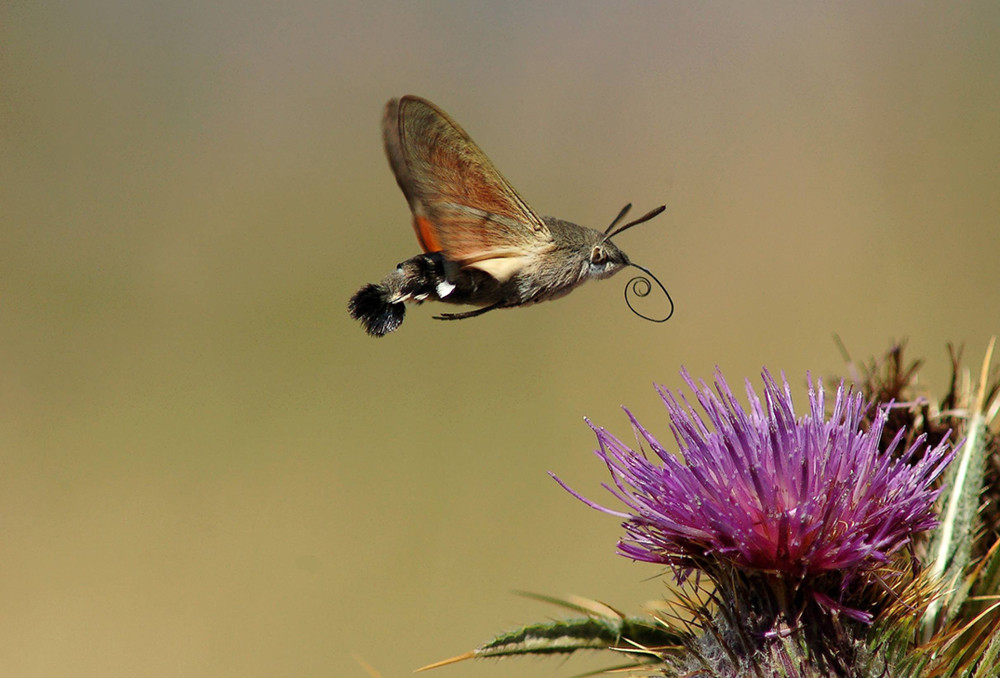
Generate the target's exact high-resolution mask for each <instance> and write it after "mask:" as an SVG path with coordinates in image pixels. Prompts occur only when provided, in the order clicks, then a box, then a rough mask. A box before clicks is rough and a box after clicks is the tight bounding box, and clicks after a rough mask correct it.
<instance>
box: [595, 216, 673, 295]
mask: <svg viewBox="0 0 1000 678" xmlns="http://www.w3.org/2000/svg"><path fill="white" fill-rule="evenodd" d="M630 209H632V204H631V203H629V204H628V205H625V207H623V208H622V211H621V212H619V213H618V216H617V217H615V219H614V221H612V222H611V225H610V226H608V227H607V229H605V231H604V233H603V234H602V235H601V238H600V239H599V240H598V241H597V242H596V243H594V245H593V246H592V247H591V249H590V259H589V261H588V266H589V270H588V274H589V275H590V276H592V277H594V278H607V277H609V276H612V275H614V274H615V273H617V272H618V271H620V270H621V269H623V268H625V267H626V266H631V265H632V262H631V261H629V258H628V255H626V254H625V253H624V252H622V251H621V250H620V249H618V246H617V245H615V244H614V243H613V242H611V238H613V237H615V236H616V235H618V234H619V233H621V232H622V231H625V230H626V229H629V228H632V227H633V226H638V225H639V224H641V223H643V222H646V221H649V220H650V219H652V218H653V217H655V216H656V215H657V214H659V213H660V212H662V211H663V210H665V209H666V207H663V206H662V205H661V206H660V207H657V208H656V209H654V210H651V211H649V212H647V213H646V214H644V215H643V216H641V217H639V218H638V219H634V220H632V221H630V222H628V223H627V224H623V225H622V226H618V222H620V221H621V220H622V219H624V218H625V215H626V214H628V211H629V210H630Z"/></svg>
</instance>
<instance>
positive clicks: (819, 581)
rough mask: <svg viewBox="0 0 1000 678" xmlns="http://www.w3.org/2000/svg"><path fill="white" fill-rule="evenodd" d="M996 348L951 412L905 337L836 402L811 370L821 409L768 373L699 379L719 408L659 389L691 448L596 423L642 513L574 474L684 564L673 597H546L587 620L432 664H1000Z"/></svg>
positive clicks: (847, 670)
mask: <svg viewBox="0 0 1000 678" xmlns="http://www.w3.org/2000/svg"><path fill="white" fill-rule="evenodd" d="M991 351H992V343H991V345H990V349H989V351H988V352H987V359H986V361H985V363H984V367H983V369H982V372H981V375H980V378H979V380H978V383H977V384H974V383H973V379H971V378H970V377H968V376H967V375H965V374H964V373H963V372H962V370H961V368H960V364H959V356H958V355H957V354H956V353H955V352H954V351H952V367H953V373H954V374H953V378H952V383H951V388H950V390H949V393H948V394H947V395H946V397H945V399H944V400H943V401H942V403H940V404H935V403H932V402H931V401H930V400H929V399H928V398H926V397H924V396H922V395H921V394H919V393H918V392H917V390H916V386H915V376H916V371H917V368H918V366H919V363H912V364H909V365H908V364H906V363H905V362H904V360H903V357H902V353H903V348H902V346H895V347H893V348H892V349H891V350H890V351H889V352H888V353H887V354H886V355H885V356H884V357H883V358H882V359H879V360H872V361H871V362H870V363H868V364H866V365H864V366H861V367H857V366H855V365H853V364H849V370H850V374H851V378H850V379H849V380H845V381H841V383H840V386H839V388H838V389H837V390H836V393H835V396H834V397H833V399H832V400H833V402H832V405H831V406H830V407H828V405H830V403H828V400H827V394H826V392H825V391H824V389H823V385H822V382H817V383H813V382H812V380H811V379H810V380H809V406H808V412H807V413H806V414H804V415H802V416H797V415H796V414H795V411H794V409H793V406H792V398H791V393H790V389H789V386H788V383H787V382H786V381H785V380H784V379H782V382H781V383H780V384H779V383H778V382H777V381H776V380H775V379H773V378H772V377H771V375H770V374H769V373H768V372H767V371H766V370H765V371H764V374H763V380H764V388H763V391H762V393H761V395H758V394H757V393H756V392H755V391H754V389H753V388H752V386H751V385H750V382H747V384H746V396H747V400H748V402H749V407H746V408H745V407H744V406H742V405H741V404H740V402H739V401H738V400H737V398H736V397H735V396H734V395H733V393H732V391H731V389H730V387H729V385H728V384H727V383H726V381H725V380H724V379H723V377H722V375H721V373H717V374H716V378H715V384H714V389H713V388H712V387H709V386H708V385H706V384H705V383H704V382H695V380H694V379H692V378H691V377H690V376H689V375H688V374H687V373H686V372H682V375H683V377H684V380H685V382H686V383H687V384H688V387H689V388H690V389H691V390H692V391H693V392H694V401H695V402H696V403H697V405H698V408H700V409H697V408H696V407H695V406H693V405H692V403H691V401H689V400H688V399H687V397H686V396H684V395H683V394H674V393H672V392H670V391H667V390H665V389H659V391H660V395H661V397H662V398H663V401H664V403H665V404H666V407H667V411H668V414H669V416H670V428H671V431H672V433H673V435H674V438H675V440H676V445H675V446H672V447H667V446H664V445H661V444H660V442H659V441H657V440H656V439H655V438H654V437H653V436H652V435H651V434H650V433H649V432H648V431H647V430H646V429H645V428H644V427H643V426H642V425H641V424H640V423H639V422H638V421H637V420H636V419H635V418H634V417H633V416H632V415H631V413H628V411H627V410H626V413H627V414H628V417H629V419H630V421H631V423H632V427H633V429H634V431H635V434H636V441H637V443H638V445H637V446H636V447H637V448H638V449H633V447H631V446H629V445H626V444H625V443H623V442H622V441H621V440H620V439H618V438H617V437H615V436H614V435H612V434H611V433H609V432H608V431H607V430H605V429H604V428H600V427H595V426H593V425H591V426H592V428H593V429H594V431H595V433H596V435H597V439H598V443H599V450H597V455H598V456H599V457H600V458H601V459H602V460H603V461H604V462H605V463H606V464H607V466H608V469H609V471H610V472H611V477H612V480H613V484H611V485H607V486H606V487H607V489H608V490H610V491H611V493H612V494H613V495H614V496H615V497H616V498H617V499H618V500H619V501H620V502H622V503H623V504H624V505H625V507H626V510H625V511H617V510H613V509H611V508H608V507H605V506H603V505H599V504H598V503H595V502H594V501H592V500H590V499H587V498H585V497H584V496H583V495H581V494H579V493H577V492H575V491H573V490H570V489H569V488H568V487H566V485H565V484H563V483H562V481H561V480H560V481H559V482H560V484H563V487H566V489H567V490H569V491H570V492H571V493H572V494H573V495H574V496H576V497H577V498H578V499H580V500H581V501H583V502H584V503H586V504H587V505H588V506H591V507H593V508H596V509H598V510H600V511H602V512H604V513H608V514H612V515H615V516H617V517H619V518H621V519H622V521H623V523H622V526H623V528H624V530H625V536H624V537H623V538H622V540H621V541H620V542H619V546H618V548H619V552H620V553H621V554H622V555H624V556H626V557H628V558H631V559H633V560H637V561H646V562H652V563H658V564H661V565H663V566H666V567H667V568H668V571H670V572H671V573H672V574H673V577H672V579H673V580H674V582H675V583H676V584H677V587H676V589H675V590H674V591H673V592H672V593H673V597H674V602H672V603H670V604H667V603H663V604H661V605H660V606H658V607H657V608H656V609H655V610H654V611H651V612H650V613H649V614H648V616H641V617H630V616H626V615H624V614H621V613H619V612H617V611H615V610H613V609H612V608H609V607H607V606H606V605H603V604H600V603H596V602H593V601H584V600H582V599H570V600H556V599H553V598H547V597H542V596H536V597H537V598H539V599H542V600H547V601H549V602H556V603H558V604H560V605H563V606H564V607H566V608H568V609H570V610H572V611H573V612H575V613H577V614H578V615H579V616H578V617H577V618H572V619H566V620H560V621H554V622H545V623H541V624H535V625H531V626H526V627H524V628H521V629H518V630H515V631H512V632H510V633H506V634H503V635H501V636H499V637H497V638H495V639H494V640H492V641H490V642H488V643H486V644H484V645H482V646H480V647H479V648H477V649H476V650H474V651H472V652H469V653H466V654H464V655H461V656H460V657H456V658H454V659H452V660H446V661H445V662H439V663H438V664H434V665H432V666H431V667H425V668H432V667H433V666H440V665H443V664H446V663H451V662H452V661H458V660H460V659H466V658H473V657H501V656H511V655H519V654H553V653H570V652H574V651H576V650H580V649H601V650H608V651H612V652H615V653H617V654H619V655H620V658H623V659H624V660H625V661H624V663H619V665H618V666H616V667H615V668H616V669H626V670H631V671H633V672H634V675H650V676H678V677H679V676H704V677H706V678H708V677H712V676H725V677H730V676H731V677H736V676H754V677H759V678H764V677H767V678H771V677H772V676H784V677H789V678H792V677H796V678H797V677H802V678H805V677H813V676H815V677H819V676H849V677H851V678H855V677H857V678H861V677H863V676H864V677H867V676H885V677H887V678H896V677H907V678H908V677H912V678H918V677H930V676H966V677H969V678H985V677H987V676H991V677H996V676H1000V668H998V666H1000V598H998V596H1000V541H998V531H997V527H998V525H1000V510H998V508H997V506H996V498H997V492H998V489H997V488H998V483H997V480H998V476H1000V455H998V442H997V437H996V435H995V434H994V433H993V432H992V430H991V425H992V424H993V423H994V422H995V421H996V419H997V412H998V410H1000V397H997V391H998V388H997V384H996V380H995V379H991V378H990V375H989V371H988V365H989V359H990V358H989V356H990V353H991ZM851 381H853V385H852V384H851V383H850V382H851ZM991 383H992V385H988V384H991ZM588 423H589V422H588ZM953 444H954V449H953V447H952V445H953ZM647 447H648V451H649V452H648V454H647V451H646V449H645V448H647ZM557 480H558V479H557Z"/></svg>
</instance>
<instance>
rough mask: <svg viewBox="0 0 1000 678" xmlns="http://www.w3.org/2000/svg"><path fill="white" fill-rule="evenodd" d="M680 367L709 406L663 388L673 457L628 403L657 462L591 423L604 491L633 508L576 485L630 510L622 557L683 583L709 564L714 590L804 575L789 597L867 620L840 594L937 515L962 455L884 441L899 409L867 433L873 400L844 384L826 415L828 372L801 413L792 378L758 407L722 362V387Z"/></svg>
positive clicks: (768, 389)
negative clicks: (950, 471) (736, 580)
mask: <svg viewBox="0 0 1000 678" xmlns="http://www.w3.org/2000/svg"><path fill="white" fill-rule="evenodd" d="M682 376H683V378H684V380H685V382H686V383H687V384H688V386H689V387H690V388H691V389H692V390H693V391H694V395H695V398H696V400H697V403H698V405H699V406H700V408H701V409H702V410H703V411H704V414H700V413H699V412H698V411H696V409H695V408H694V407H693V406H692V405H691V403H690V402H689V401H688V400H687V399H686V398H685V397H684V396H683V395H675V394H674V393H671V392H670V391H668V390H666V389H659V392H660V395H661V397H662V398H663V401H664V403H665V404H666V407H667V412H668V414H669V415H670V420H671V423H670V428H671V430H672V432H673V434H674V437H675V439H676V442H677V449H676V453H677V454H676V455H675V452H674V451H672V450H670V449H667V448H666V447H664V446H663V445H661V444H660V443H659V442H658V441H657V440H656V439H655V438H654V437H653V436H652V435H651V434H650V433H649V432H648V431H647V430H646V429H645V428H644V427H643V426H642V425H641V424H639V422H638V421H636V419H635V418H634V417H633V416H632V415H631V413H628V411H627V410H626V412H627V413H628V416H629V418H630V419H631V421H632V425H633V427H634V429H635V431H636V434H637V439H639V440H640V441H644V442H645V443H646V444H648V445H649V447H650V449H651V450H652V452H653V453H654V454H655V458H654V459H652V460H651V459H649V458H647V457H646V456H645V454H644V453H642V452H641V451H638V452H637V451H635V450H633V449H631V448H630V447H629V446H628V445H626V444H625V443H623V442H622V441H621V440H619V439H618V438H616V437H615V436H614V435H612V434H611V433H609V432H608V431H607V430H605V429H604V428H599V427H594V426H593V425H591V426H592V428H594V431H595V433H596V434H597V438H598V441H599V443H600V449H599V450H598V452H597V454H598V456H599V457H600V458H602V459H603V460H604V461H605V462H606V463H607V465H608V468H609V470H610V471H611V475H612V478H613V480H614V485H613V486H611V485H607V486H606V487H607V488H608V489H609V490H610V491H611V492H612V493H613V494H615V496H617V497H618V499H620V500H621V501H622V502H623V503H624V504H625V505H626V506H627V507H628V508H629V511H628V512H626V513H622V512H618V511H613V510H611V509H608V508H604V507H603V506H599V505H598V504H595V503H594V502H591V501H589V500H587V499H584V498H583V497H582V496H580V495H579V494H576V493H575V492H574V495H575V496H577V497H578V498H580V499H581V500H583V501H584V502H586V503H587V504H589V505H590V506H593V507H594V508H598V509H600V510H602V511H605V512H607V513H611V514H613V515H617V516H620V517H622V518H624V523H623V527H624V528H625V533H626V536H625V538H624V539H622V540H621V541H620V542H619V551H620V552H621V553H622V555H625V556H627V557H629V558H632V559H634V560H640V561H648V562H654V563H663V564H666V565H668V566H670V567H672V568H673V569H674V572H675V573H677V576H678V578H680V579H683V577H685V576H686V575H687V574H689V573H690V572H691V571H700V572H703V573H705V574H707V575H708V576H709V577H710V578H711V579H713V580H715V583H716V584H717V586H718V585H720V584H725V585H727V586H728V585H730V583H731V580H732V579H733V577H734V576H737V577H740V578H747V577H749V578H751V579H753V578H763V579H766V580H780V581H783V582H795V584H794V586H793V587H792V589H790V590H791V592H792V594H797V593H801V592H803V591H805V592H806V593H809V594H812V595H811V596H809V597H810V598H811V599H812V600H813V601H815V602H817V603H818V604H819V605H820V606H822V607H824V608H826V609H831V608H833V609H840V610H841V611H846V612H847V613H848V616H852V615H851V613H855V614H854V615H853V616H854V617H855V618H857V619H859V620H861V621H868V620H869V619H870V616H869V615H867V614H865V613H864V612H861V611H858V610H853V609H851V608H849V607H846V606H845V607H842V608H838V607H837V603H836V602H835V601H836V600H840V601H842V599H843V595H844V591H845V590H846V589H847V587H848V586H849V584H850V583H851V582H852V581H855V580H856V579H857V578H858V577H859V576H860V575H863V574H865V573H868V572H871V571H872V570H875V569H877V568H880V567H883V566H885V565H886V564H887V563H888V562H889V561H890V558H891V557H892V556H893V554H895V553H896V552H897V551H899V549H900V548H902V547H903V546H904V545H905V544H907V543H908V542H910V540H911V539H912V537H913V535H914V533H916V532H919V531H922V530H927V529H928V528H931V527H933V526H934V525H935V516H934V513H933V511H932V505H933V503H934V500H935V498H936V497H937V494H938V490H936V489H934V488H933V481H934V480H935V478H937V477H938V475H939V474H940V473H941V472H942V470H943V469H944V467H945V466H946V465H947V463H948V461H950V459H951V453H950V452H949V448H948V445H947V443H942V444H940V445H938V446H937V447H934V448H933V449H929V450H925V449H924V440H923V438H922V437H921V438H918V439H917V440H916V441H915V442H914V443H913V444H912V446H910V447H909V448H908V449H906V450H902V451H900V450H897V448H898V447H899V442H900V440H901V438H902V432H900V434H898V435H896V437H895V438H894V439H893V440H892V442H891V443H890V444H889V445H888V446H887V447H886V449H879V441H880V437H881V434H882V429H883V427H884V425H885V422H886V418H887V416H888V411H889V408H888V406H882V407H880V408H879V409H878V413H877V414H876V416H875V417H874V421H873V423H872V424H871V426H870V427H868V428H867V430H863V428H862V422H863V418H864V415H865V413H866V410H867V407H868V406H867V404H866V403H865V401H864V399H863V396H862V395H861V394H854V393H852V392H850V391H849V390H847V389H845V387H844V385H843V384H841V386H840V388H839V389H838V390H837V394H836V398H835V400H834V403H833V407H832V411H831V413H830V414H829V415H828V414H827V413H826V411H825V408H826V402H825V394H824V391H823V386H822V382H820V383H818V384H816V385H814V384H813V383H812V381H811V380H810V384H809V386H810V388H809V412H808V413H807V414H805V415H804V416H802V417H798V418H797V417H796V415H795V411H794V409H793V406H792V397H791V393H790V390H789V387H788V382H787V381H785V380H784V379H782V384H781V385H780V386H779V384H778V383H777V382H776V381H775V380H774V379H773V378H772V376H771V375H770V373H768V372H767V371H766V370H765V371H764V373H763V381H764V389H763V395H762V397H760V396H758V395H757V393H756V392H755V391H754V389H753V388H752V386H751V385H750V383H749V381H748V382H747V384H746V394H747V398H748V401H749V409H745V408H744V407H743V406H741V404H740V403H739V402H738V401H737V399H736V397H735V396H734V395H733V393H732V391H731V390H730V388H729V385H728V384H727V383H726V381H725V379H724V378H723V377H722V374H721V373H720V372H717V373H716V379H715V389H714V391H713V389H712V388H710V387H709V386H708V385H706V384H705V383H704V382H700V383H695V381H694V380H693V379H692V378H691V376H690V375H689V374H688V373H687V372H686V371H683V372H682ZM588 423H589V422H588ZM678 457H680V458H678ZM567 489H569V488H567ZM570 491H571V492H572V490H570ZM722 580H724V581H722ZM818 582H822V585H819V584H818ZM788 590H789V589H786V590H785V591H784V592H782V593H780V594H778V595H777V598H779V599H781V600H785V599H786V598H787V595H786V594H787V593H788Z"/></svg>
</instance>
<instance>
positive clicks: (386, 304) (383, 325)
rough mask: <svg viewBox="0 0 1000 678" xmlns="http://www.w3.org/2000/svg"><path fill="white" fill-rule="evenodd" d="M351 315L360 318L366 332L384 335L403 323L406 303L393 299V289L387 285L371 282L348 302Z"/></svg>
mask: <svg viewBox="0 0 1000 678" xmlns="http://www.w3.org/2000/svg"><path fill="white" fill-rule="evenodd" d="M347 309H348V311H350V313H351V317H352V318H354V319H355V320H360V321H361V325H362V327H364V328H365V332H367V333H368V334H370V335H371V336H373V337H384V336H385V335H387V334H388V333H389V332H392V331H394V330H395V329H396V328H398V327H399V326H400V325H401V324H403V316H405V315H406V304H404V303H403V302H402V301H395V302H394V301H392V291H391V290H390V289H389V288H388V287H386V286H385V285H376V284H369V285H365V286H364V287H362V288H361V289H360V290H358V291H357V292H356V293H355V294H354V296H353V297H351V301H350V302H349V303H348V304H347Z"/></svg>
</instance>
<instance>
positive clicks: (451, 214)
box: [348, 96, 674, 337]
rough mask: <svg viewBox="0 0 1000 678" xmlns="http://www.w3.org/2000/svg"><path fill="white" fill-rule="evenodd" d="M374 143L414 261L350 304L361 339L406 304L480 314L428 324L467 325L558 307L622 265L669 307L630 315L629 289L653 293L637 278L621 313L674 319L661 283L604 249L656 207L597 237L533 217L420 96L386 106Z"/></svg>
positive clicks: (612, 248) (395, 321)
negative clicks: (403, 205)
mask: <svg viewBox="0 0 1000 678" xmlns="http://www.w3.org/2000/svg"><path fill="white" fill-rule="evenodd" d="M382 135H383V140H384V142H385V151H386V155H388V156H389V164H390V165H391V166H392V171H393V173H394V174H395V175H396V182H397V183H398V184H399V187H400V188H401V189H402V191H403V195H405V196H406V200H407V202H408V203H409V204H410V211H411V212H412V213H413V228H414V230H415V231H416V234H417V241H418V242H419V243H420V247H421V249H423V254H418V255H417V256H415V257H412V258H410V259H407V260H406V261H404V262H403V263H401V264H399V265H398V266H397V267H396V269H395V270H394V271H393V272H392V273H390V274H389V275H387V276H386V277H385V278H384V279H383V280H382V282H380V283H377V284H369V285H365V286H364V287H362V288H361V289H360V290H358V291H357V293H355V295H354V296H353V297H351V301H350V303H349V304H348V310H349V311H350V313H351V316H352V317H353V318H355V319H356V320H360V321H361V324H362V326H364V328H365V330H366V331H367V332H368V334H370V335H372V336H375V337H382V336H385V335H386V334H388V333H389V332H392V331H394V330H395V329H396V328H398V327H399V325H400V323H402V322H403V316H404V315H405V313H406V306H405V304H407V303H415V304H419V303H422V302H424V301H442V302H446V303H452V304H466V305H472V306H479V307H480V308H478V309H476V310H474V311H467V312H464V313H445V314H442V315H439V316H435V318H437V319H439V320H459V319H462V318H472V317H475V316H478V315H482V314H483V313H486V312H488V311H492V310H494V309H498V308H513V307H515V306H525V305H527V304H534V303H537V302H539V301H546V300H549V299H558V298H559V297H562V296H565V295H566V294H569V292H571V291H572V290H573V288H575V287H577V286H578V285H580V284H581V283H583V282H585V281H587V280H589V279H591V278H597V279H601V278H608V277H610V276H612V275H614V274H615V273H617V272H618V271H620V270H621V269H623V268H625V267H626V266H633V267H635V268H637V269H639V270H641V271H642V272H643V273H645V274H646V275H647V276H649V277H650V278H652V279H653V280H654V281H655V282H656V284H657V285H658V286H659V288H660V289H661V290H662V291H663V293H664V294H666V296H667V300H668V301H669V302H670V312H669V313H668V314H667V315H666V317H663V318H652V317H649V316H646V315H643V314H642V313H639V312H638V311H636V310H635V308H634V307H633V306H632V303H631V301H630V300H629V291H630V290H631V292H632V293H633V294H635V295H637V296H646V295H647V294H649V292H650V291H651V289H652V284H651V283H650V282H649V280H648V279H647V278H646V277H643V276H637V277H635V278H632V280H630V281H629V283H628V284H627V285H626V288H625V301H626V303H627V304H628V305H629V308H630V309H632V311H633V312H634V313H636V314H637V315H639V316H641V317H643V318H645V319H647V320H652V321H654V322H663V321H665V320H667V319H668V318H670V316H671V315H673V309H674V306H673V300H671V299H670V295H669V293H667V290H666V288H664V286H663V284H662V283H660V281H659V280H657V279H656V277H655V276H653V274H652V273H650V272H649V271H648V270H647V269H645V268H643V267H641V266H638V265H636V264H634V263H632V262H631V261H630V260H629V258H628V256H627V255H626V254H625V253H624V252H623V251H622V250H620V249H619V248H618V246H617V245H615V244H614V243H613V242H612V241H611V238H613V237H614V236H616V235H618V234H619V233H621V232H622V231H624V230H626V229H628V228H631V227H632V226H635V225H637V224H641V223H643V222H645V221H648V220H650V219H652V218H653V217H655V216H656V215H658V214H660V213H661V212H662V211H663V210H664V209H665V207H663V206H660V207H657V208H656V209H654V210H652V211H650V212H648V213H647V214H645V215H644V216H642V217H639V218H638V219H635V220H633V221H630V222H628V223H626V224H624V225H622V226H618V223H619V222H620V221H621V220H622V219H624V218H625V215H626V213H627V212H628V210H629V209H630V208H631V205H626V206H625V207H624V208H623V209H622V210H621V212H620V213H619V214H618V216H617V217H616V218H615V219H614V221H613V222H612V223H611V225H610V226H609V227H608V228H607V229H606V230H605V231H604V232H601V231H597V230H594V229H591V228H586V227H583V226H577V225H576V224H572V223H570V222H568V221H563V220H562V219H556V218H553V217H540V216H538V215H537V214H536V213H535V212H534V211H533V210H532V209H531V208H530V207H528V204H527V203H525V202H524V200H523V199H522V198H521V196H520V195H518V194H517V191H515V190H514V189H513V188H512V187H511V185H510V184H509V183H508V182H507V180H506V179H504V177H503V176H502V175H501V174H500V172H498V171H497V170H496V168H495V167H494V166H493V163H491V162H490V160H489V158H487V157H486V154H485V153H483V152H482V151H481V150H480V149H479V147H478V146H476V144H475V142H473V141H472V139H471V138H470V137H469V135H468V134H466V133H465V131H464V130H463V129H462V128H461V127H459V126H458V123H456V122H455V121H453V120H452V119H451V118H449V117H448V116H447V115H446V114H445V113H444V111H442V110H441V109H439V108H438V107H437V106H435V105H434V104H432V103H431V102H429V101H427V100H425V99H421V98H419V97H415V96H404V97H403V98H401V99H392V100H391V101H389V103H388V104H387V105H386V107H385V116H384V118H383V120H382Z"/></svg>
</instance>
